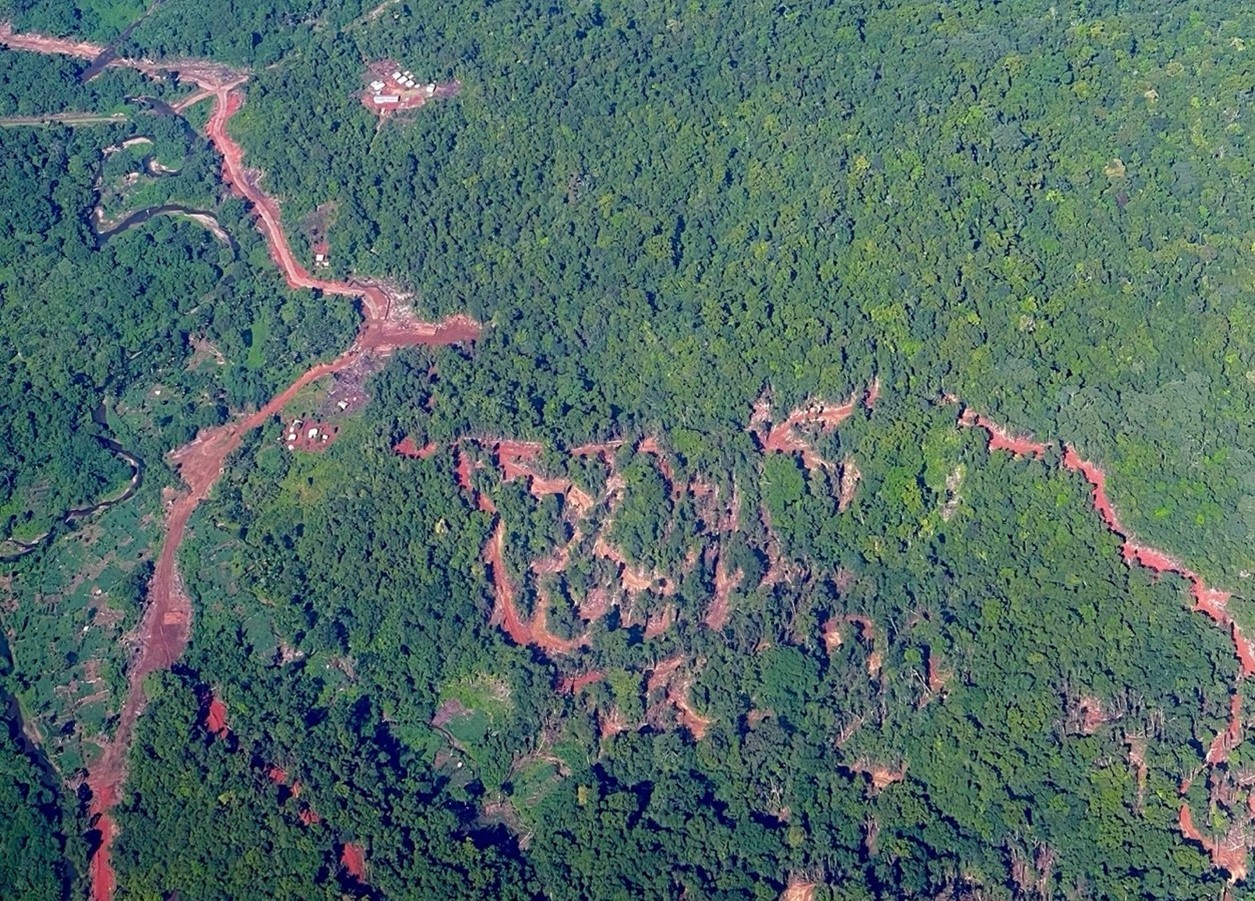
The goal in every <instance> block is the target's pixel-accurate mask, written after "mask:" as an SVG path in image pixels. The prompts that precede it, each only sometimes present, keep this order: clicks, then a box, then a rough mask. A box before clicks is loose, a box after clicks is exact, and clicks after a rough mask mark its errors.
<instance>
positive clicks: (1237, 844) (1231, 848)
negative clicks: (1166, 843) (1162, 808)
mask: <svg viewBox="0 0 1255 901" xmlns="http://www.w3.org/2000/svg"><path fill="white" fill-rule="evenodd" d="M1177 825H1178V826H1179V827H1180V829H1181V835H1183V836H1184V837H1185V838H1187V839H1189V840H1190V841H1193V842H1198V843H1199V844H1200V845H1202V847H1203V850H1204V851H1206V852H1207V854H1208V856H1209V857H1210V858H1211V863H1212V866H1214V867H1216V868H1217V869H1222V870H1225V871H1227V872H1228V873H1229V881H1230V882H1231V883H1232V882H1237V881H1239V880H1241V879H1245V878H1246V839H1245V836H1244V835H1243V834H1242V831H1241V830H1240V829H1235V830H1234V831H1233V832H1230V833H1229V834H1226V835H1224V836H1222V837H1220V838H1213V837H1211V836H1206V835H1203V833H1202V832H1201V831H1199V828H1198V827H1197V826H1195V825H1194V815H1193V814H1192V813H1190V808H1189V805H1187V804H1182V805H1181V811H1180V813H1179V814H1178V815H1177ZM1234 833H1236V834H1234Z"/></svg>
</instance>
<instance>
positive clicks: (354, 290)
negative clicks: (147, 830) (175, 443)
mask: <svg viewBox="0 0 1255 901" xmlns="http://www.w3.org/2000/svg"><path fill="white" fill-rule="evenodd" d="M0 46H6V47H8V48H10V49H13V50H28V51H32V52H36V53H54V54H63V55H69V56H75V57H78V58H81V59H88V60H100V59H101V58H102V54H103V53H104V52H105V48H103V47H100V46H98V45H96V44H91V43H87V42H76V41H69V40H63V39H59V38H51V37H47V36H44V35H35V34H15V33H14V32H13V28H12V26H11V25H10V24H9V23H0ZM105 65H106V66H109V67H115V66H116V67H125V68H131V69H136V70H138V71H140V72H143V73H144V74H146V75H149V76H152V77H158V76H160V75H161V74H163V73H166V72H174V73H176V74H177V75H178V76H179V77H180V79H181V80H183V81H190V82H192V83H194V84H196V86H197V88H198V91H197V92H196V93H195V94H193V95H192V97H191V98H189V101H191V100H201V99H205V98H206V97H212V98H213V102H214V109H213V113H212V114H211V116H210V118H209V122H208V125H207V127H206V131H207V134H208V138H209V140H210V141H211V142H212V143H213V144H214V146H215V147H217V149H218V151H219V152H220V153H221V154H222V159H223V180H224V181H225V183H226V184H227V185H228V186H230V188H231V189H232V190H233V191H234V192H235V193H236V194H238V195H239V196H241V197H243V198H244V199H246V200H248V201H249V202H250V203H251V204H252V206H253V208H254V209H255V210H256V211H257V215H258V221H257V225H258V229H259V230H260V231H261V233H262V235H263V236H264V237H265V239H266V244H267V247H268V249H269V252H270V257H271V259H272V260H274V262H275V264H276V265H277V266H278V267H279V269H280V271H281V272H282V273H283V276H284V279H285V281H286V282H287V284H288V286H289V287H290V288H293V289H312V290H316V291H321V292H323V293H325V294H335V295H339V296H343V297H351V298H361V301H362V309H363V312H364V314H365V321H364V322H363V324H362V327H361V330H360V331H359V333H358V335H357V338H356V339H355V340H354V342H353V344H352V346H351V347H349V349H348V350H346V351H345V352H344V353H342V354H341V355H340V356H338V357H336V358H335V359H334V360H331V361H330V362H327V363H320V364H318V365H316V366H314V367H313V368H312V369H310V370H309V371H307V372H306V373H304V374H303V375H302V376H301V377H300V378H298V379H297V380H296V381H295V382H293V383H292V384H291V385H289V386H288V387H287V388H286V389H284V390H283V391H282V392H280V393H279V394H277V395H276V396H275V397H273V398H271V399H270V401H269V402H268V403H266V404H265V406H263V407H262V408H261V409H259V410H257V411H256V412H255V413H252V414H250V415H248V416H245V417H243V418H241V419H237V420H236V421H234V422H230V423H227V424H225V425H222V426H219V427H217V428H214V429H209V430H207V431H204V432H202V433H201V434H199V435H197V436H196V438H195V440H193V441H192V442H191V443H190V444H188V445H185V446H184V447H181V448H179V449H178V450H176V451H174V453H173V454H171V461H172V462H173V463H174V465H175V466H176V467H177V468H178V471H179V475H180V476H181V477H182V478H183V480H184V482H186V483H187V491H186V492H184V493H182V494H179V495H178V496H176V497H174V498H171V499H169V500H168V501H167V514H166V536H165V541H164V543H163V545H162V550H161V556H160V557H159V558H158V561H157V566H156V570H155V572H154V574H153V579H152V583H151V584H150V586H149V592H148V605H147V607H146V608H145V611H144V617H143V621H142V623H141V625H140V636H141V637H140V646H139V650H138V653H137V654H136V655H135V657H134V659H133V660H131V662H130V666H129V668H128V680H127V681H128V684H127V694H126V698H125V700H124V701H123V704H122V711H121V717H120V721H119V724H118V728H117V732H116V733H115V734H114V737H113V740H112V741H111V742H110V743H109V744H108V745H107V746H106V747H105V749H104V753H103V754H102V756H101V758H100V760H99V761H98V762H97V763H96V764H94V765H93V766H92V767H91V768H90V772H89V775H88V778H87V784H88V787H89V789H90V791H91V806H90V812H91V814H92V817H93V821H94V825H95V828H96V829H97V830H98V831H99V833H100V837H99V844H98V846H97V847H96V849H95V851H94V853H93V854H92V858H91V863H90V872H91V883H92V897H93V899H95V901H110V899H112V897H113V893H114V889H115V887H116V877H115V875H114V872H113V866H112V862H111V857H110V851H111V848H112V844H113V840H114V838H115V837H116V835H117V825H116V824H115V823H114V821H113V818H112V817H111V816H110V813H109V811H110V810H111V808H112V807H113V805H114V804H116V803H117V800H118V796H119V793H120V791H121V787H122V784H123V782H124V781H125V778H126V756H127V752H128V750H129V748H130V744H131V739H132V737H133V734H134V731H135V723H136V721H137V720H138V718H139V715H140V713H141V712H142V711H143V708H144V701H145V698H144V688H143V681H144V678H145V677H146V676H147V675H148V674H150V673H153V672H157V671H159V670H162V669H167V668H169V667H170V666H171V664H173V663H174V662H175V661H176V660H178V658H179V656H180V655H181V654H182V653H183V650H184V648H185V647H186V646H187V642H188V639H189V638H190V635H191V624H192V605H191V600H190V599H189V597H188V595H187V592H186V591H185V589H184V586H183V579H182V576H181V574H180V573H179V570H178V563H177V556H178V549H179V546H180V545H181V544H182V542H183V538H184V535H185V533H186V530H187V523H188V520H189V519H190V518H191V516H192V514H193V513H194V512H195V510H196V508H197V506H198V505H199V504H200V502H201V501H202V500H204V499H205V498H206V497H208V496H209V492H210V491H211V490H212V488H213V486H214V483H215V482H216V481H217V480H218V477H219V476H220V475H221V474H222V471H223V466H224V464H225V461H226V458H227V457H228V456H229V455H230V454H231V453H232V452H233V451H234V450H235V449H236V448H238V447H239V446H240V443H241V441H242V440H243V439H244V436H245V435H246V434H247V433H248V432H250V431H252V430H253V429H255V428H257V427H258V426H260V425H261V424H262V423H264V422H265V421H266V420H267V419H269V418H270V417H271V416H273V415H275V414H276V413H278V412H280V411H281V410H282V409H283V408H284V406H286V405H287V403H288V402H289V401H290V400H291V399H292V398H293V397H294V396H295V395H296V393H297V392H298V391H300V390H301V389H302V388H303V387H305V386H306V385H308V384H310V383H311V382H314V381H316V380H318V379H320V378H322V377H324V376H326V375H330V374H332V373H335V372H339V371H340V370H343V369H347V368H348V367H350V366H352V365H353V364H354V363H356V362H357V361H358V360H360V359H361V358H363V357H366V356H372V355H373V356H382V355H386V354H388V353H391V352H392V351H394V350H396V349H398V348H401V347H412V346H416V345H449V344H458V343H463V342H469V341H474V340H475V339H476V338H478V337H479V335H480V332H481V331H482V328H481V326H480V324H479V323H478V322H475V321H474V320H473V319H471V318H469V317H467V316H454V317H450V318H449V319H446V320H444V321H443V322H434V323H433V322H421V321H419V320H418V319H416V318H414V317H413V316H412V315H411V314H410V313H409V311H408V310H405V309H398V308H397V306H396V305H394V304H393V303H392V298H391V296H390V295H389V294H388V292H387V290H386V289H384V288H383V287H381V286H379V285H375V284H368V283H355V282H336V281H323V280H320V279H316V278H313V277H312V276H311V275H310V274H309V272H308V271H307V270H306V269H305V267H303V266H302V265H301V264H300V263H299V262H298V261H297V260H296V258H295V256H294V255H293V254H292V249H291V246H290V245H289V243H288V239H287V235H286V234H285V233H284V230H283V223H282V221H281V219H280V217H279V206H278V204H277V203H276V202H275V200H274V199H273V198H271V197H269V196H267V195H266V193H265V192H264V191H262V189H261V188H260V187H259V185H258V181H257V173H255V172H250V171H249V170H248V169H246V168H245V167H244V150H243V148H242V147H240V145H239V144H238V143H236V141H235V140H234V139H233V138H232V137H231V136H230V134H229V133H228V131H227V125H228V123H229V122H230V120H231V117H232V116H233V115H234V114H235V113H236V112H238V111H239V109H240V107H241V106H242V105H243V103H244V94H243V91H242V90H241V89H240V88H241V86H242V85H243V84H244V82H245V81H246V80H247V77H248V76H247V75H246V74H244V73H240V72H237V71H234V70H231V69H228V68H226V67H223V66H219V65H217V64H214V63H206V62H199V61H191V62H186V63H171V64H158V63H154V62H151V61H148V60H129V59H122V58H111V59H108V61H107V62H106V63H105ZM187 105H188V103H184V104H180V105H179V107H178V109H180V110H182V109H186V108H187Z"/></svg>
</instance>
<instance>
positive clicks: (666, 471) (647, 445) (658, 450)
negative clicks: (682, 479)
mask: <svg viewBox="0 0 1255 901" xmlns="http://www.w3.org/2000/svg"><path fill="white" fill-rule="evenodd" d="M636 452H637V453H640V454H650V455H651V456H653V457H654V458H655V459H656V460H657V461H658V471H659V472H661V473H662V477H663V478H664V479H665V480H666V482H667V487H668V488H670V489H671V495H672V497H678V496H679V487H678V486H677V485H676V483H675V470H674V469H673V468H672V467H671V460H670V458H669V457H668V456H667V452H666V451H665V450H663V449H662V445H661V444H660V443H659V442H658V439H657V438H656V437H654V436H653V435H647V436H646V437H644V438H642V439H641V442H640V444H638V445H637V446H636Z"/></svg>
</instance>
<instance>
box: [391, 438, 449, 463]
mask: <svg viewBox="0 0 1255 901" xmlns="http://www.w3.org/2000/svg"><path fill="white" fill-rule="evenodd" d="M392 450H393V452H394V453H397V454H400V455H401V456H402V457H412V458H414V459H416V460H426V459H427V458H428V457H430V456H431V455H432V454H434V453H435V452H436V451H438V450H440V445H438V444H436V443H435V442H432V441H428V442H427V443H426V444H424V445H423V446H422V447H419V446H418V445H417V444H416V443H415V442H414V439H413V438H411V437H410V436H409V435H406V436H405V437H404V438H402V439H401V440H400V441H398V442H397V443H396V446H394V447H393V448H392Z"/></svg>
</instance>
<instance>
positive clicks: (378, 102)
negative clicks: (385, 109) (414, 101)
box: [370, 69, 436, 106]
mask: <svg viewBox="0 0 1255 901" xmlns="http://www.w3.org/2000/svg"><path fill="white" fill-rule="evenodd" d="M370 90H371V94H372V96H371V100H372V101H373V102H374V104H375V106H396V105H397V104H399V103H400V102H401V92H402V91H407V92H408V91H422V92H423V94H425V95H426V96H427V97H430V96H432V95H433V94H435V93H436V83H435V82H428V83H427V84H425V85H421V84H419V83H418V81H417V80H415V78H414V73H413V72H411V71H410V70H409V69H406V70H405V71H404V72H402V71H401V70H400V69H397V70H396V71H395V72H393V73H392V74H391V75H389V76H388V79H387V81H383V80H380V79H375V80H374V81H372V82H371V83H370Z"/></svg>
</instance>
